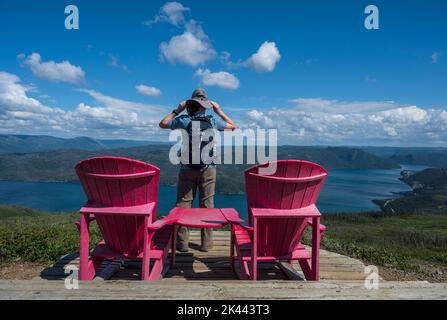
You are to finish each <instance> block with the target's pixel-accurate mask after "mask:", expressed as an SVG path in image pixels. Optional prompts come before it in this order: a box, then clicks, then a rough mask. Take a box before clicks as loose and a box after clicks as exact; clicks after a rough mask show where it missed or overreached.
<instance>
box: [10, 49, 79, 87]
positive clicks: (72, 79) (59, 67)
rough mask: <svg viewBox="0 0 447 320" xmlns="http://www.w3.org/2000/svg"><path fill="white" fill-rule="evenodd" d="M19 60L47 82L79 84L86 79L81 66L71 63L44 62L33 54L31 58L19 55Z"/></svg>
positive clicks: (37, 55) (38, 55)
mask: <svg viewBox="0 0 447 320" xmlns="http://www.w3.org/2000/svg"><path fill="white" fill-rule="evenodd" d="M18 58H19V59H22V60H23V63H22V65H23V66H26V67H29V68H30V69H31V71H32V72H33V74H34V75H35V76H37V77H39V78H42V79H45V80H49V81H54V82H68V83H73V84H79V83H81V82H82V81H83V80H84V77H85V72H84V70H82V68H81V67H79V66H75V65H73V64H71V63H70V62H69V61H62V62H54V61H47V62H42V58H41V56H40V54H39V53H32V54H31V55H29V56H25V55H24V54H19V55H18Z"/></svg>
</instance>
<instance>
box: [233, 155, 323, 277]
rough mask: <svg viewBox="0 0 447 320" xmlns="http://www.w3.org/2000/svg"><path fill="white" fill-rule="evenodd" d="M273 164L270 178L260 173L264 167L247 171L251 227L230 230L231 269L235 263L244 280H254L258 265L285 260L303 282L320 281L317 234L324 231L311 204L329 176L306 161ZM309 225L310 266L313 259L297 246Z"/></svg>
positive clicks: (318, 216) (238, 225) (319, 167)
mask: <svg viewBox="0 0 447 320" xmlns="http://www.w3.org/2000/svg"><path fill="white" fill-rule="evenodd" d="M276 164H277V170H276V172H275V174H273V175H260V174H259V168H261V167H265V166H266V164H264V165H258V166H254V167H252V168H250V169H248V170H247V171H245V185H246V194H247V205H248V213H249V220H250V226H243V225H241V224H233V225H232V234H231V241H232V244H231V265H232V267H233V268H234V264H235V261H236V260H237V261H239V267H240V271H241V272H240V275H242V278H243V279H249V278H251V279H252V280H256V278H257V264H258V262H262V261H278V260H286V261H288V262H290V264H291V265H293V261H296V260H298V262H299V265H300V267H301V269H302V270H303V273H304V276H305V278H306V279H307V280H319V272H318V270H319V266H318V264H319V249H320V235H321V233H322V232H323V231H324V229H325V228H324V226H322V225H320V212H319V211H318V209H317V207H316V206H315V202H316V201H317V198H318V195H319V194H320V191H321V188H322V187H323V184H324V181H325V179H326V176H327V171H326V170H325V169H324V168H322V167H321V166H319V165H317V164H315V163H311V162H307V161H298V160H280V161H277V162H276ZM307 225H311V226H312V266H311V265H310V264H309V260H311V255H310V254H309V253H308V252H307V250H306V249H305V247H304V246H303V245H302V244H301V243H300V241H301V238H302V236H303V233H304V230H305V228H306V226H307ZM234 248H236V255H235V252H234ZM249 262H250V264H251V273H250V271H249V268H248V263H249Z"/></svg>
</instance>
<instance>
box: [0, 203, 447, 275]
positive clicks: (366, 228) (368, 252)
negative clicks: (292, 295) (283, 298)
mask: <svg viewBox="0 0 447 320" xmlns="http://www.w3.org/2000/svg"><path fill="white" fill-rule="evenodd" d="M78 217H79V214H77V213H58V214H54V213H45V212H39V211H34V210H31V209H26V208H20V207H13V206H1V205H0V263H8V262H16V261H24V262H41V263H52V262H54V261H56V260H57V259H59V258H60V257H61V256H63V255H65V254H67V253H72V252H78V251H79V234H78V231H77V229H76V228H75V226H74V224H73V222H74V221H75V220H76V219H78ZM322 223H323V224H325V225H326V226H327V231H326V233H325V236H324V237H323V239H322V247H323V248H324V249H326V250H329V251H333V252H337V253H340V254H344V255H348V256H351V257H354V258H358V259H361V260H363V261H366V262H369V263H372V264H375V265H378V266H383V267H391V268H396V269H399V270H403V271H412V272H418V273H420V274H422V275H426V276H427V279H429V278H430V272H432V271H431V270H433V269H432V268H427V266H435V267H439V266H441V267H443V268H446V267H447V215H445V214H444V215H442V214H406V215H405V214H399V215H389V214H384V213H380V212H372V213H356V214H346V213H345V214H334V215H324V216H323V219H322ZM225 229H228V228H225ZM91 230H92V236H91V243H92V244H95V243H97V241H99V240H100V234H99V232H98V229H97V227H96V224H95V223H93V224H92V228H91ZM308 231H309V230H308ZM309 238H310V237H309V234H306V236H305V242H307V243H309Z"/></svg>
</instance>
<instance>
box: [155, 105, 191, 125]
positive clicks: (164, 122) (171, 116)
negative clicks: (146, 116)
mask: <svg viewBox="0 0 447 320" xmlns="http://www.w3.org/2000/svg"><path fill="white" fill-rule="evenodd" d="M185 108H186V102H185V101H183V102H181V103H180V104H179V105H178V107H177V110H176V111H175V112H174V111H172V112H171V113H170V114H168V115H167V116H166V117H164V118H163V119H162V120H161V121H160V123H159V126H160V128H163V129H169V128H170V127H169V122H170V121H171V120H172V119H174V118H175V117H176V116H178V115H179V114H180V113H182V112H183V110H185Z"/></svg>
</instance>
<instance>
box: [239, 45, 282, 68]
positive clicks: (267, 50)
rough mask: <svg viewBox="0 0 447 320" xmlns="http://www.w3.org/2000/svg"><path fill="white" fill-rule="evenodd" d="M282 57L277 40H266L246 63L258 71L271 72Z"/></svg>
mask: <svg viewBox="0 0 447 320" xmlns="http://www.w3.org/2000/svg"><path fill="white" fill-rule="evenodd" d="M280 59H281V54H280V53H279V50H278V48H277V46H276V43H275V42H269V41H266V42H264V43H263V44H262V45H261V46H260V47H259V49H258V51H257V52H256V53H254V54H253V55H252V56H251V57H250V58H248V60H247V61H246V62H245V65H246V66H248V67H250V68H253V69H254V70H256V71H257V72H270V71H273V70H275V67H276V64H277V63H278V62H279V60H280Z"/></svg>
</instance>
